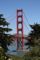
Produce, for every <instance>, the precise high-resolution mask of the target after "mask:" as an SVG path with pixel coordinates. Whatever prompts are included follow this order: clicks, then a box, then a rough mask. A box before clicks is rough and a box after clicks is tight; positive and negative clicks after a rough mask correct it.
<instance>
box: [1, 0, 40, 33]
mask: <svg viewBox="0 0 40 60" xmlns="http://www.w3.org/2000/svg"><path fill="white" fill-rule="evenodd" d="M18 8H19V9H23V12H24V13H25V15H26V17H27V19H26V18H25V16H24V15H23V17H24V22H25V24H26V25H27V27H25V25H24V34H28V33H29V32H30V30H31V28H30V27H29V25H28V22H29V24H34V23H40V0H0V14H3V15H4V17H5V18H6V20H7V21H8V22H9V23H10V25H9V27H10V28H12V29H13V31H11V32H10V33H11V34H14V33H16V25H17V24H16V11H17V9H18ZM26 20H28V22H27V21H26ZM25 32H26V33H25Z"/></svg>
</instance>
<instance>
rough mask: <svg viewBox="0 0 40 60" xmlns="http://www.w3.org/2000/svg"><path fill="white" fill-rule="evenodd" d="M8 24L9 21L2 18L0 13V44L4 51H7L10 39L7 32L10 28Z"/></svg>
mask: <svg viewBox="0 0 40 60" xmlns="http://www.w3.org/2000/svg"><path fill="white" fill-rule="evenodd" d="M8 25H9V23H8V22H7V21H6V19H5V18H3V14H0V46H2V48H3V49H4V51H7V49H8V48H7V45H8V44H9V42H10V41H11V40H10V35H9V34H8V32H9V31H11V30H12V29H10V28H8Z"/></svg>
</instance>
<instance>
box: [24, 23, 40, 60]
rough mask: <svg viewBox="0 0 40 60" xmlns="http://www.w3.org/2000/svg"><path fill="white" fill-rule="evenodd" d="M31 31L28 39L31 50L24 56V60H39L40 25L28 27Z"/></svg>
mask: <svg viewBox="0 0 40 60" xmlns="http://www.w3.org/2000/svg"><path fill="white" fill-rule="evenodd" d="M30 26H31V28H32V31H31V32H30V33H29V36H28V37H31V38H30V39H29V42H30V48H31V50H30V51H29V52H28V53H26V54H25V60H40V24H34V25H30Z"/></svg>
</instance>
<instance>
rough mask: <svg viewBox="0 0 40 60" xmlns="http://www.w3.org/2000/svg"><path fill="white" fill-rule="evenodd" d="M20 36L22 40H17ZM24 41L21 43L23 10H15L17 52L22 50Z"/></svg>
mask: <svg viewBox="0 0 40 60" xmlns="http://www.w3.org/2000/svg"><path fill="white" fill-rule="evenodd" d="M19 35H21V38H22V39H19ZM23 46H24V41H23V10H22V9H18V10H17V50H23Z"/></svg>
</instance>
